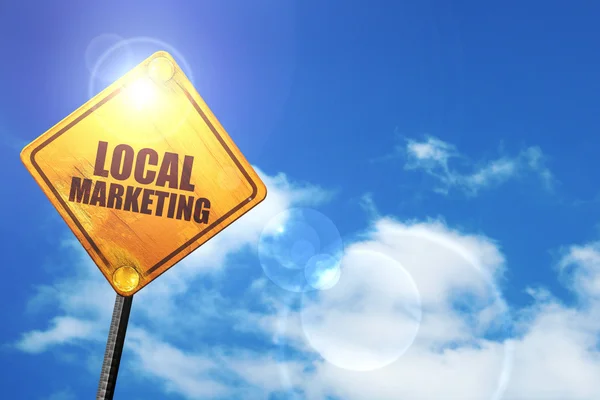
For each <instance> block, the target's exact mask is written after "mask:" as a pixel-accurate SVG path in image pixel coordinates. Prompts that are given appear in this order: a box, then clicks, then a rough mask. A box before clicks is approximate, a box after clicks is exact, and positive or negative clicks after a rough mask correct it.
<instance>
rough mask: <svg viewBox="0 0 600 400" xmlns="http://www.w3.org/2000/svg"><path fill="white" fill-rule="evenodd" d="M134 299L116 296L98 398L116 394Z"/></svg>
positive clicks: (101, 399) (103, 399) (105, 398)
mask: <svg viewBox="0 0 600 400" xmlns="http://www.w3.org/2000/svg"><path fill="white" fill-rule="evenodd" d="M132 301H133V296H129V297H123V296H121V295H120V294H117V297H116V298H115V308H114V310H113V315H112V320H111V322H110V330H109V331H108V340H107V341H106V351H105V352H104V361H103V362H102V371H101V373H100V383H99V384H98V393H97V394H96V400H112V398H113V396H114V394H115V387H116V385H117V375H118V374H119V365H120V364H121V355H122V354H123V346H124V344H125V334H126V333H127V323H128V322H129V313H130V312H131V303H132Z"/></svg>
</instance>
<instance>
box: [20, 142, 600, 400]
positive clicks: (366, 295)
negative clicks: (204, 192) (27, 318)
mask: <svg viewBox="0 0 600 400" xmlns="http://www.w3.org/2000/svg"><path fill="white" fill-rule="evenodd" d="M418 152H419V154H420V155H421V156H422V157H430V158H431V159H443V157H444V156H443V154H442V153H439V152H438V153H435V152H429V150H424V149H421V150H418ZM431 154H433V155H431ZM264 179H265V180H267V181H268V182H267V185H268V187H269V189H270V194H269V196H270V197H269V200H268V201H269V202H268V203H267V202H265V204H264V206H262V207H261V206H259V207H261V208H257V209H256V212H252V213H251V214H248V215H247V216H246V217H244V218H243V219H241V220H240V221H239V223H236V224H235V225H233V226H232V227H231V228H229V229H227V230H226V231H224V232H223V234H222V235H219V236H218V237H217V238H219V237H221V239H219V240H217V238H215V240H214V241H211V242H210V243H217V244H218V245H213V246H212V247H211V246H209V247H206V248H205V246H203V247H202V248H201V249H199V250H198V251H197V252H196V253H198V254H196V253H194V256H193V257H192V258H189V259H188V260H186V262H185V266H183V268H180V266H177V267H175V268H174V269H173V270H172V271H170V272H168V273H167V274H165V275H164V276H163V277H161V279H160V280H159V281H158V282H156V283H153V284H152V285H150V286H149V287H148V288H147V289H146V290H145V291H144V292H142V293H141V294H140V295H139V296H136V299H135V300H134V314H133V318H134V319H133V320H132V325H131V328H130V332H129V333H128V339H127V348H128V349H129V350H130V351H131V353H130V354H132V358H131V359H130V362H131V367H132V368H135V370H136V371H137V373H138V374H139V375H140V376H142V377H143V378H144V379H148V382H152V385H157V388H160V389H162V390H164V391H165V392H166V393H173V394H176V395H177V396H183V397H184V398H189V399H194V398H217V399H218V398H244V399H267V398H268V397H269V394H270V393H274V392H282V391H283V392H287V391H290V390H293V391H295V392H296V393H299V397H298V398H305V399H308V400H324V399H326V398H328V396H334V397H337V398H343V399H345V400H362V399H378V400H387V399H390V400H397V399H400V398H406V399H416V400H420V399H423V400H430V399H460V400H471V399H472V400H479V399H483V400H488V399H494V400H500V399H503V400H564V399H569V400H595V399H597V398H598V396H599V395H600V381H598V379H597V376H598V374H599V373H600V354H599V353H598V346H597V343H598V338H599V337H600V322H599V321H600V318H599V317H600V300H598V299H597V297H598V296H597V295H598V293H599V292H598V291H597V290H598V286H596V284H595V282H596V279H597V276H598V275H600V245H598V244H596V243H592V244H588V245H583V246H572V247H570V248H568V249H567V250H566V251H565V254H564V257H563V258H562V259H561V260H560V262H559V263H558V268H559V271H560V272H561V274H562V275H563V278H564V279H565V282H567V283H568V284H569V287H570V288H571V289H573V290H574V291H575V293H576V294H577V295H578V296H579V301H578V302H577V303H576V304H573V305H565V304H563V303H561V302H560V301H559V300H557V299H556V298H555V297H554V296H553V295H552V293H551V292H549V291H548V290H547V289H544V288H537V289H530V290H529V293H530V294H532V296H533V299H534V301H533V304H532V305H531V306H530V307H527V308H524V309H520V310H510V309H509V307H508V306H507V304H506V303H505V301H504V300H503V298H502V295H501V293H500V291H499V289H498V283H499V282H502V281H503V280H504V279H505V278H504V276H505V271H506V269H507V264H506V260H505V257H504V255H503V254H502V252H501V251H500V249H499V247H498V244H497V243H496V242H495V241H493V240H491V239H489V238H487V237H485V236H483V235H479V234H477V235H474V234H469V233H466V232H461V231H458V230H454V229H451V228H450V227H448V226H447V225H446V224H444V223H443V222H441V221H437V220H431V221H405V222H402V221H398V220H395V219H393V218H381V217H377V219H376V220H375V221H374V222H373V224H372V226H371V227H370V228H369V229H368V230H366V232H364V233H363V234H362V235H360V236H358V239H356V240H355V241H353V242H351V243H347V246H346V253H345V255H344V258H343V260H342V264H341V267H342V268H341V276H340V281H339V284H338V285H336V286H334V287H332V288H331V289H329V290H325V291H322V292H312V293H310V294H303V295H298V294H293V293H287V292H285V291H282V290H280V289H278V288H277V287H275V285H273V284H272V283H271V282H269V281H268V280H267V279H265V278H264V277H261V278H258V279H256V280H254V281H253V282H247V283H248V284H247V287H246V288H245V289H243V290H245V292H242V291H241V290H238V291H237V292H236V293H234V294H232V293H225V292H223V291H221V290H220V285H219V282H222V279H227V276H228V275H227V271H229V272H230V273H231V272H232V271H231V270H230V268H231V267H225V265H227V264H228V261H229V260H230V256H231V255H232V254H235V253H237V252H239V251H242V250H244V249H247V248H250V249H252V246H255V245H256V242H257V241H258V239H259V237H260V234H261V232H262V227H264V225H265V224H266V223H267V222H268V221H269V219H270V218H271V217H272V216H273V215H276V214H278V213H279V212H280V211H282V210H284V209H286V208H288V207H290V206H294V205H297V204H298V201H299V199H300V200H301V201H308V200H311V199H318V198H319V197H320V199H321V200H322V199H325V198H327V196H326V195H322V196H317V195H316V194H314V193H313V194H310V195H307V194H306V193H311V191H314V190H317V191H318V189H314V188H310V187H304V188H301V189H298V187H297V186H295V185H293V184H291V183H290V182H289V181H287V179H285V178H283V177H282V176H279V177H278V178H269V177H267V176H265V177H264ZM304 204H305V203H304ZM227 232H228V233H227ZM382 257H383V258H382ZM384 259H385V260H392V261H391V262H388V261H385V262H384V261H383V260H384ZM88 264H89V263H88ZM86 265H87V264H86ZM223 267H225V268H223ZM256 267H258V265H256ZM94 269H95V267H94V266H92V265H91V264H89V265H87V266H86V269H83V271H88V272H82V273H80V275H78V276H77V277H76V279H75V280H66V281H62V282H60V283H58V284H56V285H54V288H55V289H56V290H42V291H41V292H40V293H42V294H41V295H40V296H38V299H37V302H38V303H39V302H40V301H42V300H43V299H48V298H51V299H52V301H53V302H55V303H57V304H58V305H59V310H60V314H61V316H59V317H56V318H55V319H54V320H52V326H51V328H50V329H48V330H46V331H32V332H28V333H25V334H24V336H23V337H22V340H21V341H20V348H21V349H22V350H24V351H30V352H36V351H37V352H39V351H43V350H45V349H48V348H50V347H51V346H53V345H59V344H63V345H66V344H69V343H73V342H74V341H80V340H84V339H86V338H87V339H88V340H92V341H93V343H95V346H96V348H97V350H98V351H102V349H103V346H104V339H105V338H100V339H98V338H97V337H96V336H95V335H94V334H93V333H91V330H90V329H91V328H90V326H91V325H87V324H88V323H92V324H100V326H108V323H109V320H110V308H111V307H112V300H113V295H112V292H111V291H110V288H109V286H108V285H107V284H106V283H105V282H103V281H102V280H103V278H102V277H101V276H100V274H99V273H98V271H94ZM244 271H249V269H248V270H244ZM92 272H94V273H92ZM207 279H208V280H210V282H212V283H213V285H212V287H211V288H210V289H207V288H206V286H205V285H203V284H202V282H204V281H205V280H207ZM236 279H237V278H236ZM244 279H246V277H244ZM161 282H163V283H161ZM413 282H414V286H413ZM75 283H78V284H80V285H81V287H84V288H86V290H89V291H90V293H95V295H94V296H98V297H99V299H90V298H84V297H82V296H81V295H80V293H79V292H78V291H76V290H70V289H69V288H72V287H75ZM411 288H414V289H416V290H415V291H414V292H411V290H412V289H411ZM415 293H416V295H415ZM142 296H144V297H142ZM299 296H300V298H299ZM417 300H418V301H417ZM257 304H258V305H259V306H260V307H258V308H256V307H254V306H256V305H257ZM419 311H420V314H421V315H420V322H419V318H418V314H419ZM511 316H512V317H513V320H512V321H511ZM153 321H154V322H153ZM69 324H70V325H69ZM94 326H98V325H94ZM215 326H218V327H219V328H220V329H222V330H223V331H224V332H227V335H228V336H227V339H223V341H221V342H219V341H218V340H217V343H216V344H208V343H206V341H205V340H204V339H205V336H204V335H206V334H207V333H210V332H211V328H213V327H215ZM73 327H75V329H72V328H73ZM67 328H68V329H67ZM505 328H511V329H509V330H508V331H506V330H504V329H505ZM182 332H183V334H182ZM67 333H68V334H67ZM178 333H179V335H181V336H182V337H183V339H182V337H181V336H178ZM230 334H231V335H234V336H235V337H236V338H238V340H235V341H234V342H232V341H231V339H230V338H231V336H230ZM69 335H70V336H69ZM212 339H213V341H214V340H215V339H214V337H213V338H212ZM213 343H214V342H213ZM279 346H284V348H285V352H280V351H279V350H280V347H279ZM242 349H245V350H242ZM282 354H285V355H286V356H285V357H283V356H282ZM326 360H329V361H326ZM367 364H369V365H367ZM367 367H368V368H367ZM376 367H381V368H376ZM98 368H99V366H98ZM357 369H360V370H361V371H356V370H357ZM367 369H368V370H367ZM502 394H503V396H502V397H501V395H502ZM157 397H160V398H164V397H165V396H164V395H163V394H160V395H157Z"/></svg>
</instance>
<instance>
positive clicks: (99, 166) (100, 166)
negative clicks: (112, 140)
mask: <svg viewBox="0 0 600 400" xmlns="http://www.w3.org/2000/svg"><path fill="white" fill-rule="evenodd" d="M107 147H108V142H98V150H97V151H96V162H95V163H94V175H96V176H102V177H104V178H106V177H108V170H107V169H105V168H104V164H106V148H107Z"/></svg>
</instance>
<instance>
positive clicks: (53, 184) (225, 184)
mask: <svg viewBox="0 0 600 400" xmlns="http://www.w3.org/2000/svg"><path fill="white" fill-rule="evenodd" d="M21 159H22V161H23V163H24V164H25V166H26V167H27V169H28V170H29V171H30V173H31V174H32V175H33V177H34V178H35V180H36V181H37V183H38V184H39V185H40V186H41V188H42V190H43V191H44V193H45V194H46V195H47V196H48V198H49V199H50V201H51V202H52V204H53V205H54V206H55V207H56V209H57V210H58V212H59V213H60V215H61V216H62V217H63V219H64V220H65V221H66V223H67V225H68V226H69V227H70V228H71V230H72V231H73V232H74V234H75V236H76V237H77V239H78V240H79V241H80V242H81V244H82V245H83V246H84V247H85V249H86V251H87V252H88V254H89V255H90V256H91V258H92V259H93V260H94V262H95V263H96V265H97V266H98V268H99V269H100V271H102V273H103V274H104V276H105V277H106V279H107V280H108V282H109V283H110V284H111V285H112V287H113V288H114V289H115V291H116V292H117V293H119V294H120V295H122V296H131V295H133V294H134V293H136V292H138V291H139V290H140V289H142V288H143V287H144V286H146V285H147V284H148V283H150V282H151V281H152V280H154V279H156V278H157V277H158V276H159V275H160V274H162V273H163V272H165V271H166V270H167V269H169V268H171V267H172V266H173V265H175V264H176V263H177V262H179V261H180V260H181V259H183V258H184V257H185V256H187V255H188V254H190V253H191V252H192V251H194V250H195V249H196V248H198V247H199V246H201V245H202V244H203V243H205V242H206V241H207V240H209V239H210V238H212V237H213V236H215V235H216V234H217V233H219V232H220V231H222V230H223V229H225V228H226V227H227V226H229V225H230V224H231V223H233V222H234V221H235V220H236V219H238V218H239V217H241V216H242V215H243V214H245V213H246V212H248V211H249V210H250V209H252V208H253V207H254V206H256V205H257V204H258V203H260V202H261V201H262V200H264V199H265V197H266V195H267V190H266V187H265V185H264V183H263V182H262V181H261V179H260V178H259V177H258V175H257V173H256V172H255V171H254V169H253V168H252V166H251V165H250V164H249V163H248V161H246V159H245V158H244V156H243V155H242V153H241V152H240V150H239V149H238V148H237V147H236V145H235V144H234V143H233V141H232V140H231V138H230V137H229V135H228V134H227V132H225V130H224V129H223V127H222V126H221V125H220V124H219V122H218V121H217V119H216V117H215V116H214V115H213V114H212V112H211V111H210V109H209V108H208V106H207V105H206V103H205V102H204V101H203V100H202V98H201V97H200V95H199V94H198V93H197V92H196V90H195V89H194V87H193V86H192V84H191V82H190V81H189V80H188V78H187V77H186V76H185V74H184V73H183V71H182V70H181V68H180V67H179V66H178V65H177V63H176V62H175V60H174V59H173V57H171V55H169V54H168V53H166V52H158V53H155V54H153V55H152V56H150V57H149V58H148V59H146V60H145V61H143V62H142V63H141V64H140V65H138V66H137V67H135V68H134V69H133V70H131V71H130V72H129V73H127V74H126V75H125V76H123V77H122V78H120V79H119V80H118V81H116V82H115V83H113V84H112V85H111V86H109V87H108V88H106V89H105V90H103V91H102V92H101V93H99V94H98V95H96V96H95V97H94V98H92V99H91V100H90V101H88V102H87V103H86V104H84V105H83V106H81V107H80V108H79V109H78V110H76V111H75V112H73V113H72V114H71V115H69V116H68V117H67V118H65V119H64V120H62V121H61V122H59V123H58V124H57V125H56V126H54V127H53V128H51V129H50V130H48V131H47V132H45V133H44V134H42V135H41V136H40V137H38V138H37V139H35V140H34V141H33V142H32V143H30V144H29V145H27V146H26V147H25V148H24V149H23V151H22V153H21Z"/></svg>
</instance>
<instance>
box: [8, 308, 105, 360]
mask: <svg viewBox="0 0 600 400" xmlns="http://www.w3.org/2000/svg"><path fill="white" fill-rule="evenodd" d="M50 325H51V327H50V328H48V329H47V330H43V331H42V330H33V331H30V332H27V333H25V334H23V336H22V337H21V339H20V340H19V341H18V342H17V347H18V348H19V349H21V350H23V351H25V352H27V353H41V352H43V351H44V350H46V349H48V348H49V347H52V346H55V345H62V344H68V343H72V342H74V341H76V340H78V339H90V338H91V337H94V336H97V335H96V332H95V331H96V328H97V327H96V325H95V324H94V323H93V322H91V321H85V320H81V319H77V318H72V317H66V316H65V317H56V318H54V319H53V320H52V322H51V324H50Z"/></svg>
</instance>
